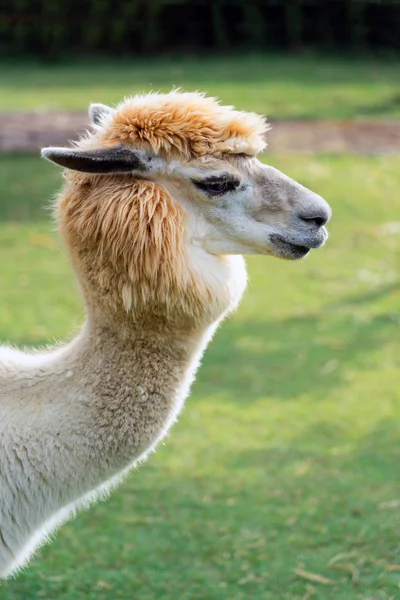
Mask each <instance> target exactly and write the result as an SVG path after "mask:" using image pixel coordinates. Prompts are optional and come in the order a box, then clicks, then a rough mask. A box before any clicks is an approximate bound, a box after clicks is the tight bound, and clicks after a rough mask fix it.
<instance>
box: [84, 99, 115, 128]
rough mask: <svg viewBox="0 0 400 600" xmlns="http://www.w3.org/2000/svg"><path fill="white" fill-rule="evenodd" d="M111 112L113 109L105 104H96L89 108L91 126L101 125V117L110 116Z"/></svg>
mask: <svg viewBox="0 0 400 600" xmlns="http://www.w3.org/2000/svg"><path fill="white" fill-rule="evenodd" d="M113 112H114V109H113V108H111V107H110V106H106V105H105V104H99V103H96V104H91V105H90V106H89V117H90V120H91V122H92V123H93V125H98V124H99V123H101V121H102V119H103V117H105V116H106V115H111V114H112V113H113Z"/></svg>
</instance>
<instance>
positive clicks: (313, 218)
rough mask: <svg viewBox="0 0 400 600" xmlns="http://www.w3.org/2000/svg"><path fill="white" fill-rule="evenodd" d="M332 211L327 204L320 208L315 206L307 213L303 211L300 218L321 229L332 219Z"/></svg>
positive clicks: (321, 205)
mask: <svg viewBox="0 0 400 600" xmlns="http://www.w3.org/2000/svg"><path fill="white" fill-rule="evenodd" d="M331 214H332V211H331V209H330V207H329V205H328V204H326V202H324V204H320V205H319V206H314V207H312V208H310V209H309V210H307V211H302V212H301V213H300V214H299V215H298V217H299V218H300V219H301V220H302V221H305V222H306V223H307V224H310V225H313V226H315V227H317V228H318V229H320V228H321V227H323V226H324V225H326V224H327V222H328V221H329V219H330V218H331Z"/></svg>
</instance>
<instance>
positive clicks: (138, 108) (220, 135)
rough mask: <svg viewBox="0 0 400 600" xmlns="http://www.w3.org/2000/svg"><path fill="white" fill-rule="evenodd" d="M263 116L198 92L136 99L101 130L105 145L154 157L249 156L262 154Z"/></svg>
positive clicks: (119, 107)
mask: <svg viewBox="0 0 400 600" xmlns="http://www.w3.org/2000/svg"><path fill="white" fill-rule="evenodd" d="M267 130H268V125H267V122H266V120H265V118H264V117H262V116H260V115H257V114H254V113H247V112H240V111H236V110H234V109H233V108H232V107H230V106H221V105H220V104H219V103H218V101H217V100H216V99H215V98H208V97H205V96H204V95H203V94H200V93H180V92H171V93H169V94H148V95H144V96H135V97H133V98H129V99H127V100H125V102H123V103H121V104H120V105H119V106H117V108H116V111H115V113H114V114H113V115H112V116H110V118H107V120H106V122H105V123H103V125H102V127H101V136H102V137H103V140H104V141H105V142H108V143H112V144H114V143H115V144H116V143H120V142H125V143H129V144H132V145H134V146H135V147H140V146H143V147H150V148H151V149H152V150H153V151H154V152H156V153H157V154H164V155H171V154H173V153H178V154H179V155H180V156H182V157H185V158H187V159H188V158H192V157H199V156H205V155H210V154H212V155H217V156H218V155H222V154H224V153H231V154H239V153H245V154H251V155H256V154H257V153H259V152H261V151H262V150H264V148H265V146H266V139H265V134H266V132H267Z"/></svg>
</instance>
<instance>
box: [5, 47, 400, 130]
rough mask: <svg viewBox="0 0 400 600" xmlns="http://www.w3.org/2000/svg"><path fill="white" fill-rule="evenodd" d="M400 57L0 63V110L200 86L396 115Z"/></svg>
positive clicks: (258, 100) (252, 106) (334, 109)
mask: <svg viewBox="0 0 400 600" xmlns="http://www.w3.org/2000/svg"><path fill="white" fill-rule="evenodd" d="M399 66H400V63H399V60H398V59H394V58H393V59H392V60H388V59H385V60H384V61H383V60H379V59H373V58H352V57H343V58H338V57H336V58H331V57H321V56H318V55H304V56H282V55H274V54H271V55H246V56H235V57H232V58H222V57H220V58H216V57H213V58H211V57H210V58H201V59H196V58H194V57H192V58H190V57H187V56H182V57H174V58H166V57H164V58H161V57H160V58H158V59H155V58H154V59H151V60H150V59H148V60H144V59H137V58H132V59H131V60H127V59H124V60H118V61H117V60H116V61H114V62H110V61H99V60H97V61H92V62H82V63H79V64H76V63H74V64H63V63H62V64H56V65H37V64H34V63H29V62H25V63H20V64H18V63H12V62H3V63H0V71H1V73H2V75H1V82H0V110H25V109H58V108H68V109H81V110H82V109H83V110H84V109H85V108H86V107H87V105H88V104H89V103H90V102H105V103H111V104H112V103H116V102H119V101H120V100H121V99H122V98H123V97H124V96H126V95H129V94H132V93H136V92H142V91H149V90H152V89H153V90H159V89H160V90H170V89H171V87H172V86H182V87H183V88H184V89H186V90H193V89H201V90H204V91H207V92H209V93H211V94H216V95H217V96H219V97H220V98H221V99H222V100H223V101H224V102H228V103H233V104H235V105H236V106H238V107H239V108H246V109H247V110H255V111H257V112H261V113H265V114H268V115H269V116H271V117H300V118H313V117H334V118H339V117H340V118H349V117H351V118H354V117H359V116H363V117H368V118H376V117H399V116H400V85H399V77H398V75H399Z"/></svg>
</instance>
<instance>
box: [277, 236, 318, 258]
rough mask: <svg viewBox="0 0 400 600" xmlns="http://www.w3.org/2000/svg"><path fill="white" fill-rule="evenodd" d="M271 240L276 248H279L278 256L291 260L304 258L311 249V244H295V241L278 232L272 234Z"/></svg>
mask: <svg viewBox="0 0 400 600" xmlns="http://www.w3.org/2000/svg"><path fill="white" fill-rule="evenodd" d="M270 240H271V242H272V243H273V244H274V247H275V250H277V256H279V257H280V258H286V259H289V260H296V259H299V258H304V257H305V256H306V255H307V254H308V253H309V252H310V249H311V248H310V246H304V245H301V244H294V243H293V242H289V241H287V240H285V239H284V238H283V237H282V236H280V235H276V234H274V235H271V237H270Z"/></svg>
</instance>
